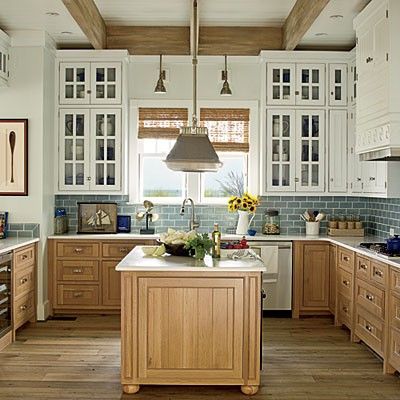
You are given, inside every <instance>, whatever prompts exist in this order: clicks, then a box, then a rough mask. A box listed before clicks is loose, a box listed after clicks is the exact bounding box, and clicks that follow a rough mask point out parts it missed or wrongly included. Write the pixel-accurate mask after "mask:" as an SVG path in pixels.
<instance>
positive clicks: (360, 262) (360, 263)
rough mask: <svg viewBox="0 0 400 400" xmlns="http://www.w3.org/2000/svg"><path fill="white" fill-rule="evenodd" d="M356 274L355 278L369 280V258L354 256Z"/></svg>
mask: <svg viewBox="0 0 400 400" xmlns="http://www.w3.org/2000/svg"><path fill="white" fill-rule="evenodd" d="M356 276H357V278H361V279H364V280H366V281H369V280H370V277H371V262H370V260H369V258H366V257H361V256H359V255H357V257H356Z"/></svg>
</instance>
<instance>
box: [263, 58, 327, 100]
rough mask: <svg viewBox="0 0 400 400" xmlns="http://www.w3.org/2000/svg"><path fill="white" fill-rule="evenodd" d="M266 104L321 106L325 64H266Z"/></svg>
mask: <svg viewBox="0 0 400 400" xmlns="http://www.w3.org/2000/svg"><path fill="white" fill-rule="evenodd" d="M267 104H269V105H278V106H285V105H288V106H290V105H299V106H313V105H314V106H323V105H324V104H325V64H295V63H268V65H267Z"/></svg>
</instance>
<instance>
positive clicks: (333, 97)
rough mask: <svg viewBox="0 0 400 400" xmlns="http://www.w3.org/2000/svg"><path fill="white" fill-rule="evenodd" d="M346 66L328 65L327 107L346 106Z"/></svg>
mask: <svg viewBox="0 0 400 400" xmlns="http://www.w3.org/2000/svg"><path fill="white" fill-rule="evenodd" d="M347 80H348V76H347V64H329V105H330V106H331V107H334V106H341V107H345V106H347Z"/></svg>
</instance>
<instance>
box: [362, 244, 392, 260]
mask: <svg viewBox="0 0 400 400" xmlns="http://www.w3.org/2000/svg"><path fill="white" fill-rule="evenodd" d="M360 247H361V248H363V249H365V250H369V251H370V252H371V253H375V254H377V255H378V256H381V257H383V258H396V259H400V254H393V253H389V252H388V251H387V245H386V243H384V242H377V243H360Z"/></svg>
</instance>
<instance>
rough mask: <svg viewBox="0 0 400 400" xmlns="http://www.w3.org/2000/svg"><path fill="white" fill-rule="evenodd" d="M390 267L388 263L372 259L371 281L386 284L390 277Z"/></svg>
mask: <svg viewBox="0 0 400 400" xmlns="http://www.w3.org/2000/svg"><path fill="white" fill-rule="evenodd" d="M388 271H389V268H388V266H387V265H386V264H383V263H380V262H379V261H374V260H371V281H372V282H374V283H377V284H379V285H381V286H386V285H387V283H388V278H389V272H388Z"/></svg>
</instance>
